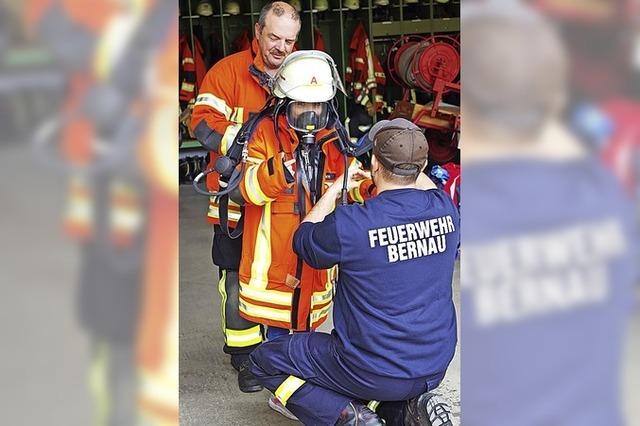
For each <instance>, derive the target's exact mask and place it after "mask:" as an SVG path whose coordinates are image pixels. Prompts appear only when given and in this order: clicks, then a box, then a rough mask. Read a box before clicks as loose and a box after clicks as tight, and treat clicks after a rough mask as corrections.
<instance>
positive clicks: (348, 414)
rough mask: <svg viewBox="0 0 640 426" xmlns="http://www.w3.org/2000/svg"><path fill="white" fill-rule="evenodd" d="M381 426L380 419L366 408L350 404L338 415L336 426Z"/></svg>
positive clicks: (355, 403) (354, 403)
mask: <svg viewBox="0 0 640 426" xmlns="http://www.w3.org/2000/svg"><path fill="white" fill-rule="evenodd" d="M355 425H358V426H383V425H384V423H382V421H381V420H380V418H379V417H378V416H377V415H376V413H374V412H373V411H371V410H370V409H369V408H368V407H367V406H365V405H362V404H359V403H357V402H350V403H349V405H347V406H346V407H345V409H344V410H342V412H341V413H340V417H339V418H338V421H337V422H336V426H355Z"/></svg>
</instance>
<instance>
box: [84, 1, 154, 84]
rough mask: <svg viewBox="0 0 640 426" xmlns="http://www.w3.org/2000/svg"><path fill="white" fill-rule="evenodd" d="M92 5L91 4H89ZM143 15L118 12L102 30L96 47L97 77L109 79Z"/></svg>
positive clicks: (94, 65) (95, 68) (94, 63)
mask: <svg viewBox="0 0 640 426" xmlns="http://www.w3.org/2000/svg"><path fill="white" fill-rule="evenodd" d="M89 7H90V6H89ZM141 17H142V16H141V15H136V14H132V13H126V14H118V15H116V16H115V17H113V18H111V19H110V20H109V21H108V24H107V25H106V28H105V29H104V31H103V32H102V36H101V37H100V40H99V41H98V45H97V46H96V48H95V52H96V53H95V56H94V60H93V68H94V71H95V74H96V75H97V77H98V78H99V79H101V80H105V79H107V77H109V74H110V73H111V70H112V68H113V66H114V65H116V63H118V62H119V59H120V57H121V56H122V53H123V52H124V51H125V50H126V49H127V47H128V46H127V44H129V43H130V42H131V38H132V36H133V35H134V34H136V30H137V29H138V28H139V23H140V18H141Z"/></svg>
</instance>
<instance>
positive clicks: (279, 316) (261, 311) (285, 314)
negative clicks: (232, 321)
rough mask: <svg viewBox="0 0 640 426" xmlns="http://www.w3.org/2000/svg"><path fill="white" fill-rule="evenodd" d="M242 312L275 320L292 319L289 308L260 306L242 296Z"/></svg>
mask: <svg viewBox="0 0 640 426" xmlns="http://www.w3.org/2000/svg"><path fill="white" fill-rule="evenodd" d="M239 304H240V312H244V313H245V314H247V315H249V316H252V317H255V318H265V319H270V320H273V321H282V322H287V323H288V322H289V321H291V312H290V311H289V310H283V309H274V308H267V307H266V306H258V305H254V304H253V303H249V302H247V301H245V300H243V299H242V298H240V303H239Z"/></svg>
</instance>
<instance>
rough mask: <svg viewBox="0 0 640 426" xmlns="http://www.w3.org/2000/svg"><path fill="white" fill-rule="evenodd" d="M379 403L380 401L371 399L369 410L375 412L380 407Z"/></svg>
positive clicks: (368, 405)
mask: <svg viewBox="0 0 640 426" xmlns="http://www.w3.org/2000/svg"><path fill="white" fill-rule="evenodd" d="M378 405H380V401H375V400H374V401H369V403H368V404H367V407H369V410H371V411H373V412H374V413H375V412H376V410H377V409H378Z"/></svg>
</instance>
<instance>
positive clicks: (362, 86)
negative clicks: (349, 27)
mask: <svg viewBox="0 0 640 426" xmlns="http://www.w3.org/2000/svg"><path fill="white" fill-rule="evenodd" d="M345 80H346V81H347V84H348V86H349V91H351V93H352V94H353V97H354V99H355V101H356V103H358V104H361V105H364V106H366V105H367V104H368V103H374V102H375V106H376V111H378V112H380V111H382V109H383V108H384V107H386V104H385V102H384V97H383V89H384V85H385V82H386V76H385V74H384V69H383V68H382V65H381V64H380V60H379V59H378V57H377V56H376V55H375V52H374V51H373V49H372V48H371V45H370V44H369V36H368V35H367V30H366V29H365V27H364V25H363V24H362V22H360V23H359V24H358V25H357V26H356V28H355V29H354V31H353V36H352V37H351V41H350V42H349V65H348V66H347V69H346V73H345Z"/></svg>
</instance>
